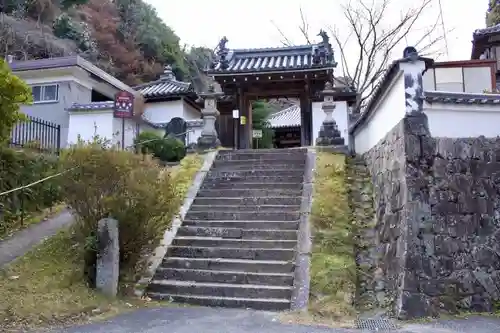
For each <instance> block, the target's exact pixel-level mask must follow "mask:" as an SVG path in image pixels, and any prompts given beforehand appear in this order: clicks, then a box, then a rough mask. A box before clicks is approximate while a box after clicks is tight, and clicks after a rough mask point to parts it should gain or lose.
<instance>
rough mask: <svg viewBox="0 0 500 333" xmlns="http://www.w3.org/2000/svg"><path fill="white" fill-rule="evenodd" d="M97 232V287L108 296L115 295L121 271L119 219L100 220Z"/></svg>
mask: <svg viewBox="0 0 500 333" xmlns="http://www.w3.org/2000/svg"><path fill="white" fill-rule="evenodd" d="M97 232H98V234H97V237H98V248H97V265H96V288H97V290H99V291H101V292H102V293H103V294H105V295H106V296H110V297H114V296H116V293H117V291H118V275H119V273H120V266H119V261H120V243H119V242H118V234H119V233H118V221H117V220H114V219H111V218H107V219H102V220H100V221H99V222H98V225H97Z"/></svg>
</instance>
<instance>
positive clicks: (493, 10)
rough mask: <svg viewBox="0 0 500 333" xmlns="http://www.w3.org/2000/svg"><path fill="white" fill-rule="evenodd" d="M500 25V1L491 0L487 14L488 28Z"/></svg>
mask: <svg viewBox="0 0 500 333" xmlns="http://www.w3.org/2000/svg"><path fill="white" fill-rule="evenodd" d="M499 23H500V0H489V5H488V11H487V12H486V26H488V27H492V26H494V25H497V24H499Z"/></svg>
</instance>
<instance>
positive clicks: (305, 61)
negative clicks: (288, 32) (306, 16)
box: [208, 44, 336, 74]
mask: <svg viewBox="0 0 500 333" xmlns="http://www.w3.org/2000/svg"><path fill="white" fill-rule="evenodd" d="M319 46H320V44H315V45H301V46H288V47H278V48H260V49H234V50H230V51H229V53H228V55H227V58H226V59H227V63H228V67H227V68H226V69H222V68H221V63H220V62H219V63H217V64H216V65H215V66H214V68H212V69H209V70H208V74H219V73H252V72H276V71H286V70H299V69H311V68H320V69H323V68H334V67H335V65H336V64H335V63H327V64H315V63H314V62H313V55H314V50H315V49H316V48H317V47H319Z"/></svg>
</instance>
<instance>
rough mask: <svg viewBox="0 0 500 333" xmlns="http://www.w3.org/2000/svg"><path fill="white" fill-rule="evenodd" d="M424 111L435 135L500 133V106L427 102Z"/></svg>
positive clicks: (463, 135)
mask: <svg viewBox="0 0 500 333" xmlns="http://www.w3.org/2000/svg"><path fill="white" fill-rule="evenodd" d="M424 112H425V113H426V114H427V118H428V121H429V130H430V132H431V135H432V136H435V137H447V138H467V137H478V136H481V135H483V136H485V137H496V136H499V135H500V126H498V124H500V106H491V105H459V104H437V103H433V104H427V103H425V104H424ZM356 149H357V147H356Z"/></svg>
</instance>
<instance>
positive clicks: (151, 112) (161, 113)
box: [143, 100, 184, 124]
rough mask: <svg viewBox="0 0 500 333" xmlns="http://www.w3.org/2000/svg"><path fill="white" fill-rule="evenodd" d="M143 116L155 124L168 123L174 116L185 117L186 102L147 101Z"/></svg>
mask: <svg viewBox="0 0 500 333" xmlns="http://www.w3.org/2000/svg"><path fill="white" fill-rule="evenodd" d="M143 117H144V118H145V119H147V120H148V121H149V122H151V123H154V124H164V123H168V122H169V121H170V120H171V119H172V118H175V117H180V118H184V102H183V101H182V100H178V101H168V102H158V103H146V106H145V109H144V115H143Z"/></svg>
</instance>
